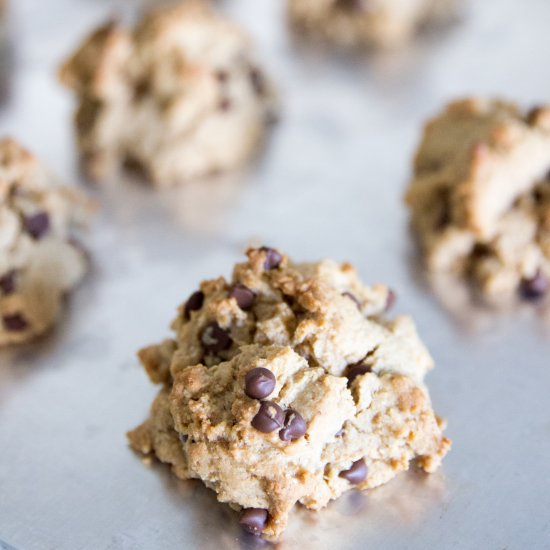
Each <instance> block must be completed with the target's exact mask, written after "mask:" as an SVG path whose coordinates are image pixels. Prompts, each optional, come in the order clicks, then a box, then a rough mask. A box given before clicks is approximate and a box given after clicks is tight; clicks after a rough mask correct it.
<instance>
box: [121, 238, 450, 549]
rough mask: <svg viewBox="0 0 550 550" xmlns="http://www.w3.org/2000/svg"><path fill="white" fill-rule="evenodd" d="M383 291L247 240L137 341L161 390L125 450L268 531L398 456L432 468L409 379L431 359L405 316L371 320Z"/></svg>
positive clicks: (416, 378)
mask: <svg viewBox="0 0 550 550" xmlns="http://www.w3.org/2000/svg"><path fill="white" fill-rule="evenodd" d="M392 301H393V294H392V293H391V291H390V290H389V289H388V288H387V287H385V286H383V285H376V286H372V287H367V286H364V285H363V284H362V283H361V282H360V281H359V279H358V277H357V275H356V272H355V270H354V269H353V268H352V267H351V266H350V265H349V264H338V263H336V262H333V261H330V260H325V261H322V262H319V263H309V264H294V263H292V262H290V261H289V260H288V258H287V257H286V256H284V255H282V254H280V253H279V252H277V251H276V250H273V249H266V248H261V249H251V250H249V251H248V261H247V262H245V263H242V264H237V265H236V266H235V268H234V272H233V276H232V279H231V281H226V280H225V279H224V278H218V279H214V280H210V281H204V282H203V283H202V284H201V286H200V289H199V290H198V291H196V292H195V293H194V294H192V295H191V296H190V298H189V299H188V300H187V302H186V303H185V304H184V305H183V306H182V307H181V308H180V310H179V314H178V316H177V318H176V319H175V321H174V322H173V324H172V328H173V330H174V332H175V337H174V338H173V339H167V340H165V341H163V342H161V343H160V344H158V345H153V346H150V347H147V348H144V349H143V350H141V351H140V353H139V356H140V359H141V362H142V364H143V366H144V367H145V369H146V371H147V373H148V374H149V377H150V378H151V380H152V381H153V382H155V383H159V384H162V389H161V390H160V392H159V394H158V396H157V398H156V400H155V402H154V404H153V406H152V408H151V413H150V417H149V419H148V420H147V421H146V422H145V423H144V424H142V425H141V426H140V427H138V428H136V429H135V430H134V431H132V432H130V433H129V440H130V443H131V445H132V447H133V448H134V449H136V450H137V451H139V452H141V453H144V454H149V453H154V454H155V455H156V456H157V457H158V458H159V459H160V460H161V461H163V462H166V463H169V464H171V465H172V467H173V471H174V473H175V474H176V475H177V476H178V477H180V478H182V479H188V478H198V479H201V480H202V481H203V482H204V483H205V485H206V486H208V487H210V488H211V489H213V490H214V491H215V492H216V494H217V497H218V499H219V500H220V501H221V502H226V503H228V504H229V505H231V506H232V507H233V508H235V509H237V510H240V514H241V515H240V522H241V524H242V525H243V526H244V528H245V529H247V530H249V531H251V532H253V533H256V534H261V535H262V536H263V537H265V538H267V539H271V540H275V539H277V538H278V537H279V536H280V535H281V533H282V531H283V530H284V528H285V525H286V523H287V519H288V515H289V513H290V511H291V509H292V507H293V506H294V505H295V504H296V503H298V502H299V503H301V504H303V505H305V506H307V507H308V508H312V509H319V508H322V507H324V506H326V505H327V503H328V502H329V501H330V500H331V499H335V498H337V497H338V496H340V495H341V494H342V493H344V492H345V491H348V490H350V489H352V488H354V487H357V488H359V489H368V488H372V487H376V486H378V485H381V484H383V483H385V482H387V481H389V480H390V479H391V478H392V477H394V476H395V475H396V474H397V473H398V472H399V471H402V470H406V469H408V467H409V463H410V462H411V461H415V462H416V463H417V464H418V465H419V466H420V467H421V468H422V469H424V470H426V471H428V472H432V471H434V470H435V469H436V468H437V467H438V466H439V464H440V461H441V459H442V457H443V456H444V455H445V453H446V452H447V450H448V448H449V445H450V442H449V440H448V439H447V438H445V437H444V436H443V434H442V426H441V422H440V420H439V419H438V418H437V417H436V416H435V414H434V412H433V410H432V407H431V404H430V399H429V396H428V392H427V390H426V387H425V386H424V383H423V380H424V376H425V374H426V373H427V371H428V370H429V369H430V368H432V366H433V362H432V358H431V357H430V355H429V353H428V351H427V350H426V348H425V347H424V345H423V344H422V342H421V341H420V340H419V338H418V336H417V334H416V330H415V327H414V324H413V322H412V320H411V319H410V318H408V317H405V316H398V317H397V318H395V319H394V320H388V319H386V318H385V316H384V314H385V311H386V309H387V307H388V305H389V304H390V303H391V302H392Z"/></svg>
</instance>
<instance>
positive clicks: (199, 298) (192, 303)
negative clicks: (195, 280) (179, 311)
mask: <svg viewBox="0 0 550 550" xmlns="http://www.w3.org/2000/svg"><path fill="white" fill-rule="evenodd" d="M203 303H204V292H201V291H200V290H197V292H193V294H191V296H189V298H188V299H187V302H185V307H184V312H185V317H186V319H189V315H190V314H191V312H192V311H197V310H199V309H200V308H201V307H202V304H203Z"/></svg>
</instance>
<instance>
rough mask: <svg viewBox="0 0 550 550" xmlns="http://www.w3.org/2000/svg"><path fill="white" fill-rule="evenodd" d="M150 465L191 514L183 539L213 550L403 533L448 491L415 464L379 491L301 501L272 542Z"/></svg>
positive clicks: (191, 484) (207, 494)
mask: <svg viewBox="0 0 550 550" xmlns="http://www.w3.org/2000/svg"><path fill="white" fill-rule="evenodd" d="M138 456H139V455H137V454H136V457H138ZM151 468H152V469H153V471H154V472H155V475H157V476H158V477H159V479H160V481H161V483H162V486H163V489H164V490H165V492H166V495H167V496H168V498H169V499H170V500H171V501H172V502H173V504H174V505H175V506H177V507H180V506H181V507H182V510H185V513H186V514H189V515H190V517H191V521H190V527H189V526H187V527H186V529H185V530H183V529H182V533H181V537H182V541H183V540H188V541H200V542H199V543H198V546H199V547H200V548H204V549H212V550H217V549H219V548H224V549H227V550H257V549H260V548H261V549H277V550H293V549H295V548H301V549H303V550H318V549H319V548H331V547H334V548H339V549H344V548H351V546H352V545H353V542H354V541H359V540H361V541H365V540H368V539H369V538H370V537H372V538H373V539H374V538H375V537H376V535H379V534H380V532H385V531H386V530H391V529H393V528H394V527H395V525H396V524H398V525H400V527H401V528H402V529H403V530H404V532H409V531H415V530H416V529H417V528H418V527H419V526H420V525H421V524H422V522H423V521H424V520H425V518H426V516H427V515H429V514H430V513H433V512H434V511H437V510H440V509H441V505H442V503H443V502H444V501H445V500H446V499H447V493H448V491H447V488H446V480H445V478H444V476H443V475H442V474H441V473H435V474H425V473H424V472H421V471H420V470H418V469H416V468H412V469H411V470H410V471H409V472H406V473H403V474H401V475H399V476H398V477H397V478H396V479H394V480H392V481H390V482H389V483H388V484H387V485H384V486H383V487H380V488H378V489H373V490H371V491H368V492H360V491H354V490H353V491H349V492H348V493H346V494H344V495H343V496H342V497H340V498H339V499H337V500H335V501H332V502H331V503H330V504H329V505H328V506H327V507H326V508H324V509H322V510H320V511H312V510H308V509H306V508H305V507H303V506H301V505H297V506H296V507H295V508H294V509H293V510H292V512H291V516H290V521H289V525H288V528H287V530H286V531H285V533H284V535H283V537H282V539H281V540H280V541H279V542H277V543H270V542H268V541H265V540H263V539H261V538H258V537H255V536H252V535H249V534H247V533H245V532H243V531H242V530H241V529H240V528H239V526H238V521H237V520H238V513H237V512H236V511H234V510H232V509H231V508H230V507H229V506H228V505H226V504H222V503H219V502H218V501H217V500H216V497H215V494H214V492H213V491H211V490H209V489H207V488H206V487H205V486H204V485H203V484H202V482H200V481H198V480H190V481H182V480H179V479H177V478H176V477H175V476H174V475H173V474H172V473H171V471H170V468H169V467H168V466H167V465H165V464H161V463H159V462H158V461H156V460H153V462H152V464H151ZM190 529H191V532H190Z"/></svg>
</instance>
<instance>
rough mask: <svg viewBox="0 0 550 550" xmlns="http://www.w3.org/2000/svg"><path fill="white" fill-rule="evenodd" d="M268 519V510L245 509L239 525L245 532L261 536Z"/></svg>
mask: <svg viewBox="0 0 550 550" xmlns="http://www.w3.org/2000/svg"><path fill="white" fill-rule="evenodd" d="M267 518H268V513H267V510H263V509H262V508H245V509H244V510H243V511H242V512H241V516H240V518H239V524H240V525H241V527H242V528H243V529H244V530H245V531H248V532H249V533H252V534H253V535H259V534H260V533H261V532H262V531H263V530H264V529H265V526H266V524H267Z"/></svg>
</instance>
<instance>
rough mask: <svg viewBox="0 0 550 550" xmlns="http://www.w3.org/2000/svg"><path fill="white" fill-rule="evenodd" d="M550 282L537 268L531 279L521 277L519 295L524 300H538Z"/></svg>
mask: <svg viewBox="0 0 550 550" xmlns="http://www.w3.org/2000/svg"><path fill="white" fill-rule="evenodd" d="M549 286H550V283H549V281H548V278H547V277H546V275H544V273H543V272H542V271H541V270H540V269H539V270H538V271H537V272H536V273H535V276H534V277H532V278H531V279H526V278H524V279H522V280H521V282H520V285H519V292H520V294H521V297H522V298H523V299H525V300H538V299H540V298H542V297H543V296H544V295H545V294H546V293H547V292H548V287H549Z"/></svg>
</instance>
